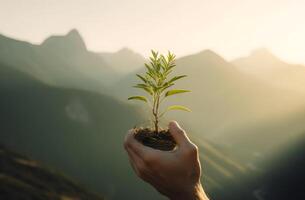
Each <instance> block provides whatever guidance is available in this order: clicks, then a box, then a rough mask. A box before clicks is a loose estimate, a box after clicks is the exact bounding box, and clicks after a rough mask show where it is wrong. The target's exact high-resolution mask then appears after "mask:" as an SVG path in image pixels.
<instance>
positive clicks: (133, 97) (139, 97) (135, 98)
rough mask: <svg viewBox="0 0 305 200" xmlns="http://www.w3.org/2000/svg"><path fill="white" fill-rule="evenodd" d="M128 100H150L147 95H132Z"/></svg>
mask: <svg viewBox="0 0 305 200" xmlns="http://www.w3.org/2000/svg"><path fill="white" fill-rule="evenodd" d="M128 100H140V101H145V102H148V101H147V99H146V97H144V96H132V97H129V98H128Z"/></svg>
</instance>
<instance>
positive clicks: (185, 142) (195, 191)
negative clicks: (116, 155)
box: [124, 121, 208, 200]
mask: <svg viewBox="0 0 305 200" xmlns="http://www.w3.org/2000/svg"><path fill="white" fill-rule="evenodd" d="M169 131H170V133H171V135H172V136H173V137H174V139H175V141H176V143H177V148H176V149H175V150H173V151H160V150H156V149H153V148H150V147H147V146H144V145H142V144H141V143H139V142H138V141H137V140H136V139H135V138H134V130H130V131H128V133H127V135H126V137H125V141H124V147H125V149H126V151H127V153H128V157H129V160H130V163H131V166H132V168H133V169H134V171H135V173H136V174H137V176H138V177H140V178H141V179H143V180H144V181H145V182H147V183H149V184H150V185H152V186H153V187H154V188H155V189H156V190H157V191H158V192H160V193H161V194H163V195H165V196H167V197H168V198H169V199H171V200H208V197H207V196H206V194H205V192H204V190H203V187H202V185H201V183H200V176H201V166H200V162H199V153H198V148H197V146H196V145H195V144H194V143H192V142H191V141H190V139H189V138H188V136H187V134H186V133H185V131H184V130H183V129H182V128H181V127H180V126H179V124H178V123H177V122H176V121H172V122H170V123H169Z"/></svg>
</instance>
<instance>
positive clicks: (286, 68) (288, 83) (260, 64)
mask: <svg viewBox="0 0 305 200" xmlns="http://www.w3.org/2000/svg"><path fill="white" fill-rule="evenodd" d="M232 63H233V64H234V65H236V66H237V67H238V68H239V69H240V70H241V71H243V72H245V73H248V74H251V75H253V76H255V77H256V78H259V79H261V80H263V81H265V82H267V83H268V84H272V85H274V86H276V87H278V88H284V89H288V90H292V91H296V92H300V93H305V89H304V84H305V79H304V77H305V66H303V65H296V64H289V63H286V62H284V61H282V60H281V59H279V58H278V57H276V56H275V55H273V54H272V53H271V52H270V51H268V50H267V49H257V50H255V51H253V52H251V54H250V55H249V56H247V57H243V58H238V59H236V60H233V61H232Z"/></svg>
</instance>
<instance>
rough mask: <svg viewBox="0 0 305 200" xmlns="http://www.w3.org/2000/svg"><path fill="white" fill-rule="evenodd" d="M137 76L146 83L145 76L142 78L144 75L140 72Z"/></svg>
mask: <svg viewBox="0 0 305 200" xmlns="http://www.w3.org/2000/svg"><path fill="white" fill-rule="evenodd" d="M137 77H139V78H140V79H141V80H142V81H143V82H144V83H147V80H146V78H144V77H143V76H141V75H140V74H137Z"/></svg>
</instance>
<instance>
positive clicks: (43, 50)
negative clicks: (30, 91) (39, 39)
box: [0, 30, 117, 92]
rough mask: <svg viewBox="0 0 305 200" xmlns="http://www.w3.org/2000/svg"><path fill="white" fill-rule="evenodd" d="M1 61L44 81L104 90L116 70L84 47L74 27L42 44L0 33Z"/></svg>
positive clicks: (56, 84) (71, 86)
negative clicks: (19, 39) (34, 43)
mask: <svg viewBox="0 0 305 200" xmlns="http://www.w3.org/2000/svg"><path fill="white" fill-rule="evenodd" d="M0 61H1V62H2V63H4V64H6V65H9V66H12V67H14V68H16V69H18V70H20V71H23V72H25V73H28V74H30V75H32V76H34V77H36V78H37V79H39V80H42V81H44V82H45V83H47V84H51V85H55V86H61V87H69V88H82V89H87V90H91V91H92V90H94V91H99V92H100V91H103V90H106V88H105V87H104V86H106V85H107V84H109V83H111V82H112V81H113V80H115V79H117V73H116V72H115V71H114V70H113V69H112V68H111V67H110V66H108V65H107V64H106V63H105V62H104V60H103V59H102V58H101V57H100V56H99V55H98V54H96V53H93V52H90V51H88V50H87V48H86V45H85V43H84V41H83V39H82V37H81V36H80V34H79V33H78V31H77V30H71V31H70V32H69V33H67V34H66V35H62V36H51V37H49V38H47V39H46V40H45V41H44V42H43V43H42V44H41V45H33V44H30V43H27V42H23V41H18V40H14V39H11V38H8V37H5V36H3V35H0Z"/></svg>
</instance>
